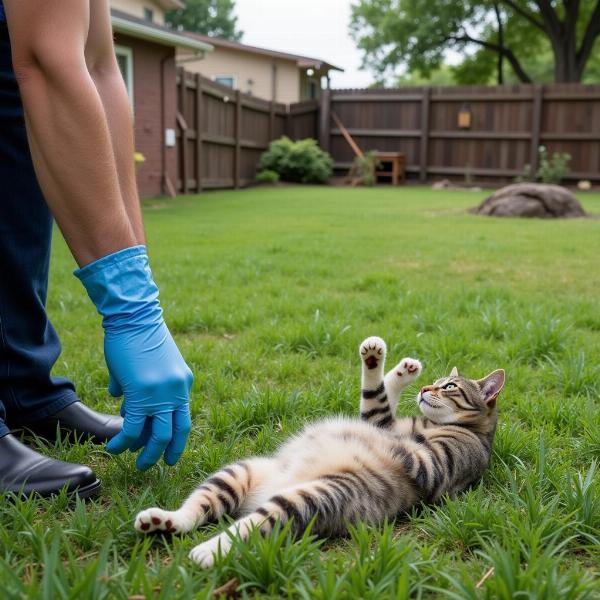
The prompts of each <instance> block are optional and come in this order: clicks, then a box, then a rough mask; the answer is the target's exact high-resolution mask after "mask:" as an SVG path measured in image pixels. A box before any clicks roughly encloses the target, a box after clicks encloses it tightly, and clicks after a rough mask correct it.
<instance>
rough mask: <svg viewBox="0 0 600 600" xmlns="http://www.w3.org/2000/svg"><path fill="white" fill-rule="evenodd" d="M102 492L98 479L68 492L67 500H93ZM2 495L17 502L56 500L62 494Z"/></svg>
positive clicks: (9, 493)
mask: <svg viewBox="0 0 600 600" xmlns="http://www.w3.org/2000/svg"><path fill="white" fill-rule="evenodd" d="M101 491H102V482H101V481H100V480H99V479H96V480H95V481H93V482H92V483H88V484H87V485H84V486H80V487H78V488H76V489H74V490H73V491H72V492H67V498H68V499H69V500H76V499H77V498H79V499H80V500H91V499H92V498H96V497H97V496H99V495H100V492H101ZM0 493H7V494H8V496H7V497H8V498H11V497H12V498H14V499H15V500H17V499H21V500H28V499H29V498H33V497H38V498H44V499H51V498H55V497H56V496H58V495H59V493H60V490H56V491H53V492H50V493H48V494H42V493H40V492H37V491H31V492H28V493H24V492H16V491H8V492H0Z"/></svg>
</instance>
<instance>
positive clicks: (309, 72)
mask: <svg viewBox="0 0 600 600" xmlns="http://www.w3.org/2000/svg"><path fill="white" fill-rule="evenodd" d="M306 74H307V75H308V76H309V77H312V76H313V75H314V74H315V70H314V69H306Z"/></svg>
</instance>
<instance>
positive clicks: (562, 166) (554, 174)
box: [515, 146, 571, 185]
mask: <svg viewBox="0 0 600 600" xmlns="http://www.w3.org/2000/svg"><path fill="white" fill-rule="evenodd" d="M570 161H571V155H570V154H568V153H566V152H555V153H554V154H553V155H552V158H550V157H549V155H548V150H547V149H546V146H540V147H539V148H538V164H539V167H538V170H537V171H536V172H535V173H534V172H533V168H532V166H531V165H530V164H526V165H525V167H523V174H522V175H519V177H516V178H515V183H523V182H526V181H537V180H538V179H539V180H540V181H541V182H542V183H550V184H555V185H558V184H559V183H560V182H561V181H562V180H563V179H564V178H565V175H566V174H567V173H568V172H569V162H570Z"/></svg>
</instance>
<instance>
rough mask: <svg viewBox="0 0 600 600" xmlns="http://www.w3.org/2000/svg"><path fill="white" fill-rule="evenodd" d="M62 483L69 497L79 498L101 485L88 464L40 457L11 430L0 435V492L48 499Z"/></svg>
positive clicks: (86, 495) (97, 489)
mask: <svg viewBox="0 0 600 600" xmlns="http://www.w3.org/2000/svg"><path fill="white" fill-rule="evenodd" d="M65 486H66V487H67V493H68V494H69V495H70V496H79V497H80V498H90V497H92V496H97V495H98V494H99V492H100V487H101V486H100V480H99V479H97V477H96V475H94V472H93V471H92V470H91V469H90V468H88V467H84V466H83V465H73V464H70V463H66V462H62V461H60V460H54V459H53V458H48V457H47V456H43V455H42V454H39V453H38V452H36V451H35V450H32V449H31V448H28V447H27V446H25V445H24V444H21V442H19V441H18V440H17V439H16V438H15V437H14V436H12V435H11V434H10V433H9V434H8V435H5V436H4V437H1V438H0V492H13V493H14V494H18V495H25V496H29V495H31V494H37V495H40V496H43V497H45V498H47V497H49V496H55V495H56V494H58V493H59V492H60V490H61V489H62V488H64V487H65Z"/></svg>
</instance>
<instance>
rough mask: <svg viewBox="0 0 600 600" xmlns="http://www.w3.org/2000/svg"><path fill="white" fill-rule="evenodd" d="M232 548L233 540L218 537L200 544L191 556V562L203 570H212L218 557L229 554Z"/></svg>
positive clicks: (193, 549)
mask: <svg viewBox="0 0 600 600" xmlns="http://www.w3.org/2000/svg"><path fill="white" fill-rule="evenodd" d="M230 548H231V540H230V539H229V538H228V537H226V536H223V537H222V536H220V535H217V536H215V537H214V538H211V539H210V540H208V541H207V542H204V543H202V544H198V545H197V546H196V547H195V548H192V551H191V552H190V554H189V557H190V559H191V560H193V561H194V562H195V563H196V564H197V565H199V566H200V567H202V568H203V569H210V568H211V567H212V566H213V565H214V564H215V560H216V557H217V555H218V554H219V553H220V554H221V555H224V554H227V552H229V549H230Z"/></svg>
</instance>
